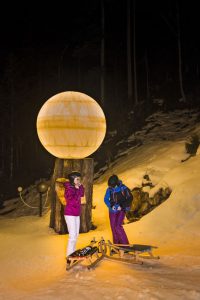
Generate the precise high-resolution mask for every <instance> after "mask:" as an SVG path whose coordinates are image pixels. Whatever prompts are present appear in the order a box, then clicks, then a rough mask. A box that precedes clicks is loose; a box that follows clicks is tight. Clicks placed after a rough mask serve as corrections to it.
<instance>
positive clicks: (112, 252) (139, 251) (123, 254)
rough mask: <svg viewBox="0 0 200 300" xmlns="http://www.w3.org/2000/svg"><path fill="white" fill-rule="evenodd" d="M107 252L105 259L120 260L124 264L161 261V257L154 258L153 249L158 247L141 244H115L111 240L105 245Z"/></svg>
mask: <svg viewBox="0 0 200 300" xmlns="http://www.w3.org/2000/svg"><path fill="white" fill-rule="evenodd" d="M105 247H106V248H108V253H107V250H106V255H105V257H106V258H108V259H112V260H119V261H122V262H128V263H135V264H142V263H143V261H142V260H141V259H147V258H149V259H159V258H160V257H159V256H154V254H153V249H154V248H157V247H156V246H151V245H139V244H132V245H131V244H128V245H123V244H113V243H111V242H110V241H109V240H108V242H107V243H105Z"/></svg>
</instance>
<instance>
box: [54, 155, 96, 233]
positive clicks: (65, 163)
mask: <svg viewBox="0 0 200 300" xmlns="http://www.w3.org/2000/svg"><path fill="white" fill-rule="evenodd" d="M72 171H78V172H80V173H81V175H82V183H83V186H84V188H85V197H84V199H85V201H84V203H82V204H81V223H80V233H82V232H88V231H89V230H90V229H91V228H92V192H93V172H94V163H93V159H92V158H85V159H60V158H56V161H55V167H54V173H53V176H52V179H51V192H50V201H51V216H50V225H49V226H50V227H51V228H53V229H54V230H55V232H57V233H59V234H65V233H67V232H68V231H67V226H66V223H65V220H64V207H63V205H62V204H61V203H60V201H59V200H58V198H57V195H56V192H55V181H56V179H57V178H61V177H65V178H67V175H68V174H69V173H71V172H72Z"/></svg>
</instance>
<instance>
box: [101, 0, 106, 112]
mask: <svg viewBox="0 0 200 300" xmlns="http://www.w3.org/2000/svg"><path fill="white" fill-rule="evenodd" d="M104 31H105V12H104V0H101V105H102V107H104V102H105V37H104Z"/></svg>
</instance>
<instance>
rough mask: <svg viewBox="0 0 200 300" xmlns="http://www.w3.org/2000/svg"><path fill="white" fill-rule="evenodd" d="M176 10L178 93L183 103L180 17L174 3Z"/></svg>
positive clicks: (184, 98)
mask: <svg viewBox="0 0 200 300" xmlns="http://www.w3.org/2000/svg"><path fill="white" fill-rule="evenodd" d="M176 8H177V35H178V40H177V42H178V62H179V68H178V69H179V82H180V92H181V96H182V99H183V101H184V102H186V97H185V93H184V89H183V76H182V57H181V30H180V16H179V6H178V3H176Z"/></svg>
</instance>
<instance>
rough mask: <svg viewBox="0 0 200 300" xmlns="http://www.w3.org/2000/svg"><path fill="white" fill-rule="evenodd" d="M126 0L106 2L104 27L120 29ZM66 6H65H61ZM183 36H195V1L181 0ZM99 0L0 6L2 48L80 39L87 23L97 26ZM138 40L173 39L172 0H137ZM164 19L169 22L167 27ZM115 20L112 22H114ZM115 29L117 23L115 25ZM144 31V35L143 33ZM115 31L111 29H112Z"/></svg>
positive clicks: (196, 29)
mask: <svg viewBox="0 0 200 300" xmlns="http://www.w3.org/2000/svg"><path fill="white" fill-rule="evenodd" d="M125 3H126V1H122V0H120V1H114V0H107V1H105V9H106V17H107V18H106V26H107V28H109V27H112V26H113V27H114V28H115V27H116V26H117V25H116V22H117V23H118V24H121V28H123V22H124V21H125V20H124V9H125ZM64 6H66V7H64ZM180 14H181V25H182V28H183V30H184V37H185V38H186V37H187V38H189V37H190V40H191V41H192V39H198V37H197V36H198V32H199V22H200V21H199V16H198V9H197V1H190V2H189V3H187V4H184V3H183V1H180ZM100 15H101V8H100V0H96V1H95V0H84V1H77V0H75V1H66V2H63V3H61V2H58V3H54V2H53V4H51V3H50V2H49V3H48V5H44V4H42V3H40V4H37V2H32V4H31V2H28V3H27V4H26V3H25V4H23V5H20V4H18V5H17V6H14V7H13V6H12V7H11V5H9V4H7V7H2V8H1V16H0V25H1V26H0V36H1V49H14V48H21V47H26V46H31V45H32V46H38V45H40V46H43V45H51V44H52V45H58V46H59V45H63V44H65V43H67V42H70V41H73V40H74V39H77V38H79V35H80V33H81V32H82V33H83V32H84V31H87V30H88V28H90V26H93V25H95V26H99V25H100ZM136 18H137V34H138V36H137V39H138V40H139V41H141V42H142V41H143V43H144V39H148V38H149V39H148V44H149V42H150V43H152V46H153V45H155V44H156V43H157V44H159V43H160V42H163V41H166V39H169V40H168V41H169V42H170V38H171V39H172V35H173V32H172V31H170V30H171V29H170V26H171V28H172V27H175V1H136ZM166 20H168V21H169V23H170V26H168V24H167V22H166ZM113 22H114V24H113ZM116 28H117V30H119V29H120V26H117V27H116ZM145 33H146V34H145ZM113 34H114V32H113Z"/></svg>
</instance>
